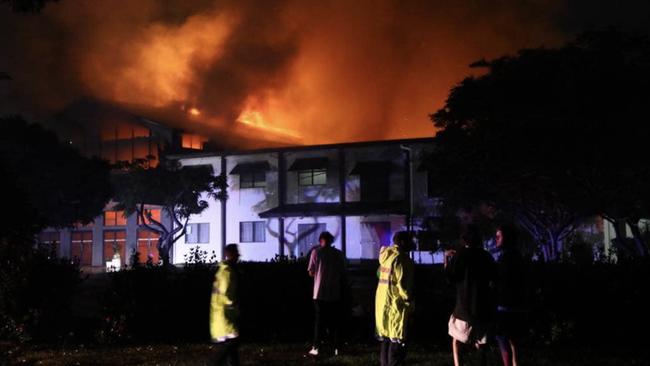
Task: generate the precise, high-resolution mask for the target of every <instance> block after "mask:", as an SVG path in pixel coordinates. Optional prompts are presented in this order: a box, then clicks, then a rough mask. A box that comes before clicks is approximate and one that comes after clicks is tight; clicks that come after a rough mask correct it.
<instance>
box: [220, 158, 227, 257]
mask: <svg viewBox="0 0 650 366" xmlns="http://www.w3.org/2000/svg"><path fill="white" fill-rule="evenodd" d="M227 163H228V161H227V160H226V156H225V155H223V156H222V157H221V174H223V175H224V176H225V177H228V175H227V174H228V173H227V170H228V164H227ZM226 189H227V188H226ZM220 203H221V218H220V219H221V259H222V260H223V259H225V258H224V252H225V250H226V224H227V222H226V208H227V207H226V205H227V203H228V200H227V199H223V200H221V202H220Z"/></svg>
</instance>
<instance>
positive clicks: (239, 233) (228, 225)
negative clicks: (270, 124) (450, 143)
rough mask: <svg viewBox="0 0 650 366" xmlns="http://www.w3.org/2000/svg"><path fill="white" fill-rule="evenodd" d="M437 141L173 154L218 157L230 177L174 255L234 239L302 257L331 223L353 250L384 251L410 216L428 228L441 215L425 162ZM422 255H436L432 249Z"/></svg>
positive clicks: (217, 167)
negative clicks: (223, 193)
mask: <svg viewBox="0 0 650 366" xmlns="http://www.w3.org/2000/svg"><path fill="white" fill-rule="evenodd" d="M431 144H432V140H431V139H409V140H392V141H376V142H361V143H346V144H333V145H317V146H298V147H287V148H274V149H264V150H252V151H235V152H223V153H208V152H195V153H188V154H181V155H175V156H170V158H172V159H178V160H179V161H180V162H181V164H182V165H185V166H189V165H210V166H212V169H213V171H214V174H217V175H218V174H222V173H224V174H226V175H227V177H228V185H229V188H228V195H229V197H228V200H227V201H225V202H224V203H221V202H218V201H215V200H212V199H208V201H209V202H210V207H209V208H208V209H207V210H206V211H205V212H204V213H202V214H201V215H196V216H193V217H191V218H190V221H189V222H190V226H189V233H188V236H187V237H186V238H185V240H183V239H181V240H180V241H179V242H178V243H177V244H176V245H175V247H174V250H173V256H172V258H173V261H174V263H182V262H183V261H184V259H185V256H186V255H187V254H188V252H189V250H190V248H194V247H197V246H198V247H199V248H200V249H201V250H205V251H207V252H208V253H212V252H214V253H215V254H216V255H217V257H219V258H220V257H221V251H222V248H223V247H224V246H225V245H226V244H228V243H238V244H239V247H240V250H241V253H242V259H243V260H249V261H268V260H272V259H274V258H276V257H277V256H288V257H300V256H304V255H306V254H307V253H308V252H309V250H310V249H311V248H312V247H313V246H314V245H316V244H317V238H318V235H319V234H320V233H321V232H322V231H324V230H327V231H329V232H331V233H332V234H333V235H334V237H335V241H334V246H335V247H337V248H339V249H341V250H342V251H343V252H344V253H345V255H346V256H347V258H348V259H351V260H362V259H376V258H377V256H378V253H379V247H380V246H381V245H386V244H389V243H390V241H391V238H392V235H393V234H394V233H395V232H397V231H399V230H406V229H407V227H408V223H409V218H410V217H412V223H413V228H414V229H419V228H420V227H421V225H422V223H423V222H425V221H426V219H427V218H429V217H434V216H436V208H437V206H436V205H437V203H438V201H437V200H436V199H435V197H429V194H428V191H427V181H428V176H427V173H426V171H422V170H421V169H419V167H420V165H421V161H422V159H423V157H424V155H425V154H426V151H427V150H428V149H430V148H431ZM410 202H413V204H412V207H413V212H412V215H411V214H410V209H409V208H410V207H411V205H410ZM197 238H198V240H197ZM415 258H416V260H420V261H422V262H431V261H432V260H433V257H432V255H431V254H430V253H429V251H427V250H423V251H422V253H416V254H415Z"/></svg>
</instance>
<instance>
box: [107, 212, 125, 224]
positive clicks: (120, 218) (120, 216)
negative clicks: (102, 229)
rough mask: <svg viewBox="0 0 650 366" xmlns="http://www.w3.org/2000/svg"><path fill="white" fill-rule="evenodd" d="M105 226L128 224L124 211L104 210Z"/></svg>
mask: <svg viewBox="0 0 650 366" xmlns="http://www.w3.org/2000/svg"><path fill="white" fill-rule="evenodd" d="M104 226H126V216H124V211H104Z"/></svg>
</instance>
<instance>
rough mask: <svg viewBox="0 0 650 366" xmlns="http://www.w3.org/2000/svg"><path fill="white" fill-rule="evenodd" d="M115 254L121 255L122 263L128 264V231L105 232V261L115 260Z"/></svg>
mask: <svg viewBox="0 0 650 366" xmlns="http://www.w3.org/2000/svg"><path fill="white" fill-rule="evenodd" d="M115 253H119V254H120V259H121V260H122V263H127V262H128V261H127V258H126V231H125V230H119V231H105V232H104V261H106V262H108V261H110V260H111V259H113V255H115Z"/></svg>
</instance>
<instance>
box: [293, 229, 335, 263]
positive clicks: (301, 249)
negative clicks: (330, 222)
mask: <svg viewBox="0 0 650 366" xmlns="http://www.w3.org/2000/svg"><path fill="white" fill-rule="evenodd" d="M325 230H327V225H325V224H321V223H318V224H298V246H297V250H298V253H296V256H300V257H303V256H307V255H309V254H310V253H311V249H312V248H313V247H315V246H317V245H318V237H319V236H320V233H322V232H323V231H325Z"/></svg>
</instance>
